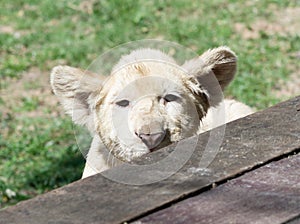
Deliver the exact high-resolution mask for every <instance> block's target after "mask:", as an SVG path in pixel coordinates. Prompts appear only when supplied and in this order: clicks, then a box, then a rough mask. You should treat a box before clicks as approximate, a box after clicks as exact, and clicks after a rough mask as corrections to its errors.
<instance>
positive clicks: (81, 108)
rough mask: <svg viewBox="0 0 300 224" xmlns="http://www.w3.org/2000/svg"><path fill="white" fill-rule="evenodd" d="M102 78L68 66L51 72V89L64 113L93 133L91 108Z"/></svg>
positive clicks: (58, 67) (59, 67) (57, 67)
mask: <svg viewBox="0 0 300 224" xmlns="http://www.w3.org/2000/svg"><path fill="white" fill-rule="evenodd" d="M103 80H104V77H102V76H100V75H97V74H95V73H92V72H89V71H84V70H81V69H79V68H73V67H70V66H56V67H55V68H53V69H52V71H51V78H50V82H51V87H52V90H53V92H54V94H55V95H56V96H57V97H58V100H59V101H60V102H61V104H62V105H63V107H64V109H65V112H66V113H67V114H68V115H70V116H71V117H72V120H73V122H74V123H76V124H79V125H84V126H86V127H87V128H88V129H89V130H90V131H93V129H94V124H93V116H92V108H93V105H94V100H95V97H96V95H97V93H98V91H99V90H100V89H101V87H102V83H103Z"/></svg>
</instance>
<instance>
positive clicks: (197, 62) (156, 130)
mask: <svg viewBox="0 0 300 224" xmlns="http://www.w3.org/2000/svg"><path fill="white" fill-rule="evenodd" d="M149 59H151V60H149ZM235 71H236V56H235V54H234V53H233V52H232V51H231V50H230V49H229V48H227V47H219V48H215V49H212V50H208V51H206V52H205V53H204V54H202V55H201V56H199V57H196V58H194V59H191V60H189V61H187V62H185V63H184V64H183V65H181V66H180V65H178V64H176V62H175V61H174V59H172V58H171V57H170V56H168V55H166V54H164V53H162V52H161V51H159V50H153V49H140V50H136V51H133V52H132V53H131V54H129V55H126V56H124V57H122V58H121V60H120V62H119V63H118V64H117V65H116V66H115V68H114V69H113V70H112V72H111V75H110V77H109V78H108V79H107V78H104V77H102V76H101V75H99V74H94V73H91V72H88V71H83V70H81V69H78V68H73V67H69V66H57V67H55V68H54V69H53V70H52V73H51V85H52V89H53V92H54V93H55V94H56V95H57V97H58V99H59V100H60V102H61V103H62V105H63V106H64V109H65V111H66V113H67V114H69V115H70V116H71V117H72V120H73V121H74V122H75V123H76V124H79V125H84V126H86V127H87V128H88V129H89V131H90V132H91V133H92V134H93V135H99V136H100V138H101V140H102V142H103V143H104V145H105V146H106V148H107V150H108V152H109V153H111V154H113V155H114V156H116V157H117V158H119V159H121V160H123V161H131V160H132V159H133V158H136V157H139V156H141V155H143V154H146V153H148V152H152V151H154V150H157V149H159V148H161V147H163V146H166V145H168V144H170V143H171V142H175V141H178V140H180V139H183V138H186V137H189V136H192V135H194V134H196V133H197V131H198V129H199V128H201V122H200V121H201V119H202V118H203V117H204V116H205V115H206V112H207V110H208V108H209V107H211V106H216V105H218V104H219V102H220V101H221V100H222V90H223V89H224V88H225V86H227V85H228V84H229V83H230V81H231V80H232V79H233V77H234V74H235Z"/></svg>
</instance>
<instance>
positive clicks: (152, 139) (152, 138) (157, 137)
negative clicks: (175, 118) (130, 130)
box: [136, 132, 166, 150]
mask: <svg viewBox="0 0 300 224" xmlns="http://www.w3.org/2000/svg"><path fill="white" fill-rule="evenodd" d="M136 135H137V136H138V137H139V138H140V139H141V140H142V141H143V142H144V143H145V145H146V146H147V147H148V149H149V150H151V149H153V148H155V147H156V146H158V145H159V144H160V143H161V142H162V140H164V137H165V135H166V133H165V132H158V133H153V134H144V133H139V134H138V133H136Z"/></svg>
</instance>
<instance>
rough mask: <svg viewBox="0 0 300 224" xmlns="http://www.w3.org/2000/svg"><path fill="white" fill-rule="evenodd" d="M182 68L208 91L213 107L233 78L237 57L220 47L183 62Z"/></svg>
mask: <svg viewBox="0 0 300 224" xmlns="http://www.w3.org/2000/svg"><path fill="white" fill-rule="evenodd" d="M182 67H183V68H184V69H185V70H186V71H187V73H188V74H189V75H192V76H194V77H195V78H196V79H197V80H198V82H199V83H200V85H201V86H202V87H203V88H204V89H206V90H207V91H208V94H209V97H210V98H211V99H210V100H211V102H210V103H211V104H212V105H211V106H215V105H216V104H218V103H219V102H220V101H221V100H222V98H223V96H222V91H223V90H224V88H225V87H226V86H228V84H229V83H230V82H231V81H232V79H233V78H234V75H235V73H236V69H237V57H236V55H235V53H234V52H233V51H231V50H230V49H229V48H228V47H226V46H222V47H218V48H214V49H211V50H208V51H206V52H204V53H203V54H202V55H201V56H199V57H196V58H193V59H191V60H189V61H187V62H185V63H184V64H183V65H182Z"/></svg>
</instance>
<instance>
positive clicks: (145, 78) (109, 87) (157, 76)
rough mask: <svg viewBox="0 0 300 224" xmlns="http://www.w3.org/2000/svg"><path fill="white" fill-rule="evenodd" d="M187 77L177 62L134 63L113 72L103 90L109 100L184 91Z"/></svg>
mask: <svg viewBox="0 0 300 224" xmlns="http://www.w3.org/2000/svg"><path fill="white" fill-rule="evenodd" d="M185 77H186V74H185V72H184V71H183V70H182V69H181V68H180V67H179V66H178V65H175V64H170V63H166V62H159V61H158V62H153V61H151V62H150V61H149V62H139V63H132V64H130V65H126V66H124V67H122V68H121V69H119V70H117V71H115V72H114V73H113V74H111V77H110V79H109V80H108V82H107V83H106V84H105V85H104V88H103V91H105V92H106V93H107V94H106V98H107V99H108V100H109V101H111V100H114V99H120V98H128V99H134V98H136V97H141V96H145V95H164V94H166V93H168V92H177V93H181V92H183V91H184V89H183V86H184V80H185Z"/></svg>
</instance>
